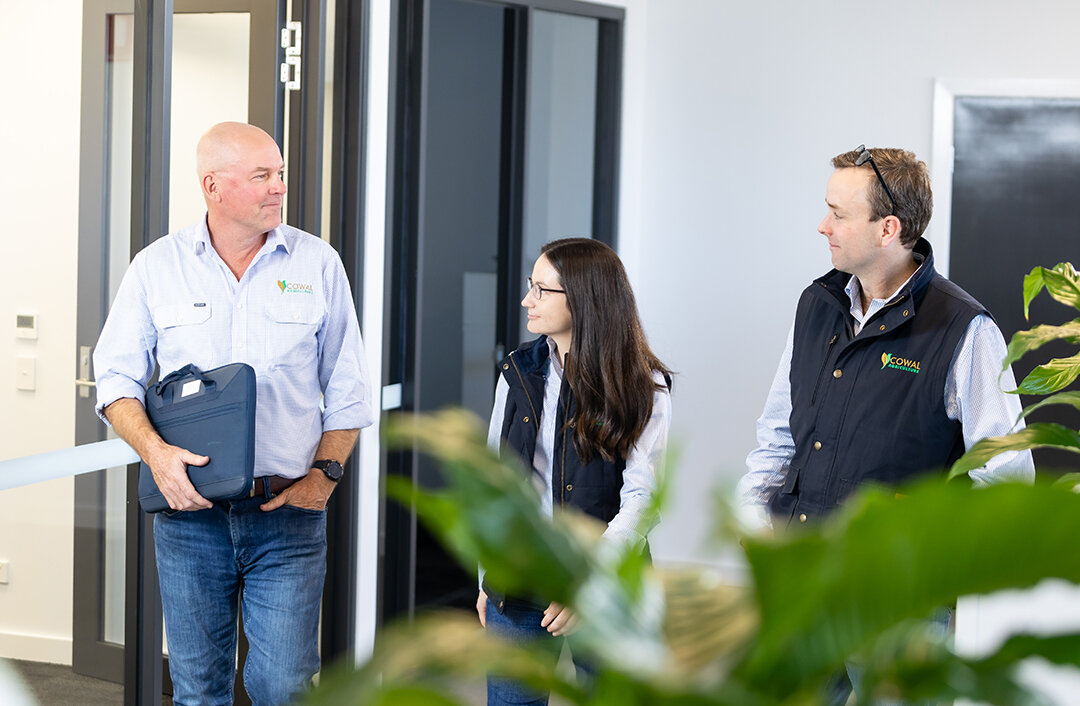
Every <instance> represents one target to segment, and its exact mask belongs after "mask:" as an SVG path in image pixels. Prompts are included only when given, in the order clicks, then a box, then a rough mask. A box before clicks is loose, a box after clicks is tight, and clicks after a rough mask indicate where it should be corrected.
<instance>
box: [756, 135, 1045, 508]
mask: <svg viewBox="0 0 1080 706" xmlns="http://www.w3.org/2000/svg"><path fill="white" fill-rule="evenodd" d="M832 165H833V167H834V169H835V171H834V172H833V174H832V176H831V177H830V178H829V183H828V187H827V190H826V195H825V203H826V206H827V211H826V214H825V218H824V220H822V221H821V223H820V225H818V232H819V233H821V234H822V235H824V236H825V237H826V238H827V240H828V245H829V253H830V254H831V256H832V264H833V267H834V268H835V269H833V270H832V271H830V272H828V273H827V274H825V275H824V276H822V277H820V278H818V279H817V280H815V281H814V282H813V283H812V284H811V285H810V286H809V287H807V288H806V290H804V291H803V294H802V297H801V298H800V299H799V304H798V308H797V310H796V313H795V323H794V325H793V327H792V329H791V332H790V333H789V335H788V340H787V345H786V347H785V349H784V353H783V356H782V357H781V360H780V366H779V368H778V370H777V372H776V377H775V378H774V379H773V383H772V388H771V389H770V390H769V396H768V399H767V401H766V404H765V410H764V412H762V415H761V417H760V418H759V419H758V421H757V440H758V447H757V448H756V449H755V450H754V451H752V452H751V453H750V455H749V456H748V457H747V459H746V465H747V468H748V472H747V474H746V475H745V476H744V477H743V478H742V480H741V481H740V482H739V487H738V491H737V492H738V496H739V502H740V505H741V509H742V510H743V511H744V512H743V516H744V521H746V523H747V524H750V525H758V526H762V525H763V526H773V527H784V526H788V525H791V524H794V525H799V524H802V523H807V522H813V521H814V519H815V518H819V517H821V516H824V515H826V514H828V513H829V512H830V511H832V510H833V509H834V508H836V507H837V505H839V504H840V503H842V502H843V501H844V498H845V497H847V496H848V495H850V494H851V493H853V492H855V491H856V490H858V488H859V487H860V486H862V485H865V484H878V485H885V486H894V485H898V484H901V483H903V482H905V481H908V480H910V479H913V478H914V477H916V476H918V475H920V474H924V473H928V472H934V471H938V472H940V471H941V469H943V468H946V467H948V466H950V465H951V464H952V463H953V462H955V461H956V459H957V458H959V457H960V455H961V454H963V453H964V451H965V450H966V449H967V448H970V447H971V446H972V445H973V444H974V443H975V442H976V441H978V440H980V439H982V438H983V437H987V436H999V435H1001V434H1006V433H1008V432H1010V431H1012V430H1013V429H1014V422H1016V419H1017V417H1018V416H1019V414H1020V400H1019V397H1018V396H1016V395H1009V394H1006V393H1005V392H1003V390H1004V389H1014V388H1015V387H1016V384H1015V381H1014V378H1013V375H1012V372H1011V370H1006V371H1005V373H1004V374H1002V375H1000V380H999V373H1000V372H1001V361H1002V360H1003V359H1004V357H1005V351H1006V346H1005V340H1004V338H1003V337H1002V334H1001V331H1000V329H998V327H997V324H996V323H995V322H994V320H993V318H991V316H990V314H989V312H987V311H986V309H985V308H984V307H983V306H982V305H981V304H980V303H979V302H977V301H976V300H975V299H974V298H972V297H971V296H970V295H969V294H968V293H967V292H965V291H964V290H962V289H960V287H958V286H956V285H955V284H953V283H952V282H950V281H949V280H947V279H945V278H944V277H942V276H941V275H940V274H938V273H937V272H936V271H935V270H934V257H933V252H932V250H931V248H930V243H929V242H927V241H926V239H924V238H923V237H922V233H923V231H924V230H925V229H926V226H927V223H929V221H930V216H931V212H932V211H933V195H932V193H931V190H930V176H929V173H928V171H927V168H926V164H925V163H924V162H922V161H920V160H919V159H917V158H916V157H915V155H914V154H912V153H911V152H907V151H905V150H900V149H869V150H868V149H866V148H865V147H863V146H862V145H860V146H859V147H858V149H855V150H852V151H851V152H845V153H843V154H839V155H837V156H836V157H834V158H833V160H832ZM1018 426H1020V427H1022V426H1023V422H1020V423H1019V425H1018ZM1034 474H1035V469H1034V465H1033V463H1032V459H1031V452H1030V451H1023V452H1013V453H1008V454H1002V455H1000V456H997V457H996V458H995V459H993V460H992V461H990V462H989V463H988V464H987V465H986V466H985V467H983V468H980V469H976V470H973V471H971V472H970V474H969V475H970V477H971V479H972V481H973V482H974V483H975V484H976V485H982V484H986V483H990V482H992V481H994V480H1004V479H1010V480H1025V481H1028V482H1030V481H1032V480H1033V479H1034Z"/></svg>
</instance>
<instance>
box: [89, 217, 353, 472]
mask: <svg viewBox="0 0 1080 706" xmlns="http://www.w3.org/2000/svg"><path fill="white" fill-rule="evenodd" d="M236 362H243V363H247V364H249V365H250V366H251V367H253V368H254V369H255V376H256V384H257V389H258V392H257V403H256V411H255V475H256V477H258V476H264V475H279V476H285V477H289V478H297V477H300V476H303V475H305V474H306V473H307V472H308V469H309V468H310V467H311V462H312V460H313V459H314V454H315V450H316V447H317V446H318V444H319V439H320V437H321V436H322V433H323V432H324V431H330V430H334V429H359V428H362V427H366V426H368V425H370V424H371V423H372V421H373V419H374V409H373V405H372V394H371V386H370V382H369V376H368V372H367V364H366V361H365V357H364V349H363V343H362V342H361V339H360V328H359V326H358V324H357V320H356V309H355V307H354V306H353V300H352V294H351V293H350V290H349V283H348V279H347V278H346V275H345V269H344V268H343V267H342V264H341V259H340V257H338V254H337V252H336V251H335V250H334V249H333V248H332V247H330V246H329V245H328V244H327V243H325V242H324V241H322V240H321V239H319V238H317V237H315V236H313V235H310V234H308V233H305V232H303V231H300V230H297V229H295V228H292V227H290V226H287V225H281V226H278V227H277V228H275V229H274V230H272V231H270V232H269V233H268V234H267V237H266V242H265V243H264V244H263V247H262V248H261V249H260V250H259V252H258V253H257V254H256V255H255V258H254V259H253V260H252V261H251V264H250V265H249V266H248V268H247V270H246V271H245V272H244V274H243V276H242V277H241V278H240V280H239V281H237V279H236V277H235V276H234V275H233V273H232V272H231V271H230V270H229V268H228V266H226V264H225V262H224V261H223V260H222V259H221V257H220V256H219V255H218V254H217V252H216V251H215V250H214V248H213V246H212V245H211V243H210V233H209V232H208V231H207V228H206V219H205V217H204V218H203V219H202V221H200V222H199V223H198V224H196V225H193V226H191V227H188V228H185V229H183V230H181V231H179V232H177V233H173V234H171V235H167V236H165V237H164V238H161V239H159V240H157V241H155V242H154V243H152V244H151V245H149V246H148V247H147V248H145V249H144V250H143V251H142V252H140V253H139V254H138V255H137V256H136V257H135V259H134V260H132V261H131V265H130V266H129V267H128V270H127V272H126V273H125V275H124V279H123V282H122V283H121V284H120V289H119V291H118V292H117V295H116V300H115V301H114V302H113V305H112V309H111V310H110V312H109V317H108V319H107V320H106V322H105V327H104V328H103V329H102V331H101V336H100V338H99V339H98V344H97V348H96V349H95V350H94V372H95V373H96V379H97V412H98V414H99V415H100V416H101V418H102V419H105V417H104V414H103V410H104V408H105V407H107V406H108V405H109V404H111V403H113V402H115V401H116V400H118V399H120V398H122V397H130V398H133V399H136V400H139V401H140V402H144V403H145V393H146V386H147V383H149V381H150V379H151V378H152V376H153V374H154V370H155V364H156V365H157V366H158V367H160V372H161V376H162V377H164V376H165V375H166V374H168V373H169V372H172V371H173V370H177V369H179V368H182V367H183V366H185V365H187V364H188V363H194V364H195V365H196V366H198V367H199V368H201V369H203V370H210V369H213V368H216V367H219V366H222V365H226V364H228V363H236ZM106 421H107V420H106Z"/></svg>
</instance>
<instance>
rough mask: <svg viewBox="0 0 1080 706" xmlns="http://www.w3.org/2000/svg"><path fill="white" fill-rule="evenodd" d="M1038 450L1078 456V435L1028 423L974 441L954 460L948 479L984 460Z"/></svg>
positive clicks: (979, 466)
mask: <svg viewBox="0 0 1080 706" xmlns="http://www.w3.org/2000/svg"><path fill="white" fill-rule="evenodd" d="M1041 447H1050V448H1056V449H1065V450H1066V451H1074V452H1077V453H1080V434H1078V433H1077V432H1076V431H1074V430H1072V429H1069V428H1068V427H1064V426H1062V425H1060V424H1052V423H1039V424H1029V425H1028V426H1027V427H1026V428H1024V429H1021V430H1020V431H1014V432H1012V433H1011V434H1005V435H1004V436H991V437H988V438H986V439H982V440H981V441H979V442H977V443H976V444H975V445H974V446H972V447H971V448H970V449H968V450H967V453H965V454H964V455H963V456H961V457H960V458H959V459H957V461H956V463H954V464H953V466H952V468H951V469H950V470H949V475H948V478H949V480H952V479H953V478H956V477H957V476H961V475H964V474H965V473H967V472H968V471H971V470H974V469H976V468H982V467H983V466H985V465H986V462H987V461H989V460H990V459H992V458H993V457H994V456H997V455H998V454H1000V453H1005V452H1006V451H1019V450H1022V449H1036V448H1041Z"/></svg>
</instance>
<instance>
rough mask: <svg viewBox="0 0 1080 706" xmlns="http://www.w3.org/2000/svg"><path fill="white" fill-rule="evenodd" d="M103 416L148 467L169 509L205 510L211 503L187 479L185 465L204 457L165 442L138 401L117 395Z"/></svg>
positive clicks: (201, 463)
mask: <svg viewBox="0 0 1080 706" xmlns="http://www.w3.org/2000/svg"><path fill="white" fill-rule="evenodd" d="M105 416H106V417H107V418H108V420H109V423H110V424H112V425H113V429H115V430H116V433H117V434H119V435H120V438H121V439H123V440H124V441H126V442H127V443H128V444H129V445H130V446H131V448H133V449H135V452H136V453H137V454H139V458H141V459H142V460H143V461H146V465H148V466H150V472H151V473H153V474H154V482H155V483H157V487H158V490H160V491H161V494H162V496H164V498H165V500H166V501H168V503H169V507H170V508H172V509H173V510H205V509H207V508H209V507H213V503H211V502H210V501H209V500H207V499H206V498H204V497H203V496H201V495H199V491H197V490H195V486H193V485H192V484H191V479H190V478H188V474H187V467H188V466H205V465H206V464H208V463H210V458H209V457H208V456H199V455H198V454H193V453H191V452H190V451H188V450H187V449H182V448H180V447H179V446H172V445H170V444H166V443H165V440H164V439H162V438H161V436H160V435H159V434H158V433H157V431H155V430H154V426H153V425H152V424H151V423H150V419H149V418H148V417H147V416H146V409H145V408H144V407H143V404H142V402H140V401H138V400H136V399H132V398H130V397H121V398H120V399H118V400H116V401H115V402H113V403H112V404H110V405H109V406H108V407H106V408H105Z"/></svg>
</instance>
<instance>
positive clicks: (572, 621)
mask: <svg viewBox="0 0 1080 706" xmlns="http://www.w3.org/2000/svg"><path fill="white" fill-rule="evenodd" d="M540 627H542V628H547V631H548V632H549V633H551V634H552V635H554V636H555V637H561V636H563V635H569V634H570V633H572V632H574V630H576V629H577V616H576V615H574V611H572V610H570V609H569V608H567V607H565V606H562V605H559V604H558V603H555V602H554V601H553V602H552V603H551V604H550V605H549V606H548V607H547V608H546V609H545V610H544V617H543V618H542V619H541V620H540Z"/></svg>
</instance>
